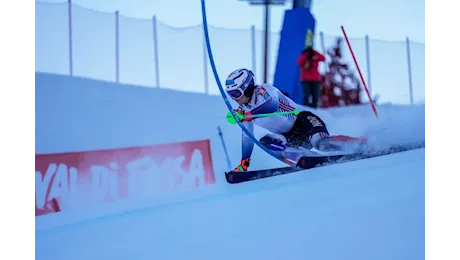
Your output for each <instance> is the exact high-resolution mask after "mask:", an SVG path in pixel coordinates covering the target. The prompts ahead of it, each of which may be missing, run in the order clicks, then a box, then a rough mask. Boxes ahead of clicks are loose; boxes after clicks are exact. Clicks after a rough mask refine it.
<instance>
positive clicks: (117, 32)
mask: <svg viewBox="0 0 460 260" xmlns="http://www.w3.org/2000/svg"><path fill="white" fill-rule="evenodd" d="M119 17H120V13H119V11H115V82H116V83H119V82H120V26H119V25H120V24H119V23H120V19H119Z"/></svg>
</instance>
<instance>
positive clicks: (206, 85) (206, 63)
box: [201, 24, 209, 94]
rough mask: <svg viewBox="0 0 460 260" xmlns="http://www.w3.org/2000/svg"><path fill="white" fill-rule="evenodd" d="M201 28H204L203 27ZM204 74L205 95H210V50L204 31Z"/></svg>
mask: <svg viewBox="0 0 460 260" xmlns="http://www.w3.org/2000/svg"><path fill="white" fill-rule="evenodd" d="M201 26H204V24H203V25H201ZM202 36H203V72H204V93H205V94H209V83H208V82H209V80H208V48H207V47H206V37H205V35H204V30H203V34H202Z"/></svg>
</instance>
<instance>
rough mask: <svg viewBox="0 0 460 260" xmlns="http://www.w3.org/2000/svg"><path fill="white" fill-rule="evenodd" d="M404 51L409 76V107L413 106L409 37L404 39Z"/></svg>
mask: <svg viewBox="0 0 460 260" xmlns="http://www.w3.org/2000/svg"><path fill="white" fill-rule="evenodd" d="M406 50H407V70H408V74H409V95H410V103H411V105H413V104H414V96H413V92H412V66H411V59H410V41H409V37H406Z"/></svg>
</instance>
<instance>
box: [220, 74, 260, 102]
mask: <svg viewBox="0 0 460 260" xmlns="http://www.w3.org/2000/svg"><path fill="white" fill-rule="evenodd" d="M225 86H226V89H225V90H226V91H227V93H228V95H229V96H230V97H231V98H232V99H234V100H238V99H240V98H241V97H242V96H243V95H246V96H248V97H250V96H251V95H252V92H253V91H254V88H255V84H254V74H253V73H252V71H250V70H248V69H237V70H234V71H233V72H232V73H230V75H228V77H227V80H226V81H225Z"/></svg>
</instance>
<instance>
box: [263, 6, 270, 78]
mask: <svg viewBox="0 0 460 260" xmlns="http://www.w3.org/2000/svg"><path fill="white" fill-rule="evenodd" d="M264 5H265V22H264V27H265V28H264V29H265V37H264V42H265V44H264V46H265V48H264V82H263V83H266V82H267V79H268V48H269V46H268V37H269V36H268V34H269V33H268V28H269V21H270V4H269V1H268V0H265V3H264Z"/></svg>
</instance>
